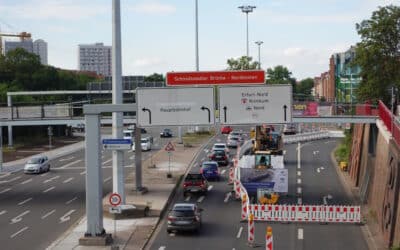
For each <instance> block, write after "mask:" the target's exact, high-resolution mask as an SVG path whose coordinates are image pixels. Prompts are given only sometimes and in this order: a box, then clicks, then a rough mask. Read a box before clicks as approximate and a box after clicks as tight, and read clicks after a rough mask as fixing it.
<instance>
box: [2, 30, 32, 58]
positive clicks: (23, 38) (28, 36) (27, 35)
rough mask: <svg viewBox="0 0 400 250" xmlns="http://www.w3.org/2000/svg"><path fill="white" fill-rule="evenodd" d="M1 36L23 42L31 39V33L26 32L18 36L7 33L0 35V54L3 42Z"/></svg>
mask: <svg viewBox="0 0 400 250" xmlns="http://www.w3.org/2000/svg"><path fill="white" fill-rule="evenodd" d="M3 36H8V37H19V38H20V40H21V41H24V40H25V39H29V38H31V37H32V35H31V33H27V32H25V31H24V32H21V33H18V34H7V33H0V53H1V52H2V51H3V41H2V39H1V37H3Z"/></svg>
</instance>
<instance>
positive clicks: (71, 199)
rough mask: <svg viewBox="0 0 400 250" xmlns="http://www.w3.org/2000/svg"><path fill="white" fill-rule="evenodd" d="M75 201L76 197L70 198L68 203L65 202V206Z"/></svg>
mask: <svg viewBox="0 0 400 250" xmlns="http://www.w3.org/2000/svg"><path fill="white" fill-rule="evenodd" d="M76 199H78V197H76V196H75V197H74V198H72V199H71V200H69V201H67V202H65V205H68V204H70V203H71V202H73V201H74V200H76Z"/></svg>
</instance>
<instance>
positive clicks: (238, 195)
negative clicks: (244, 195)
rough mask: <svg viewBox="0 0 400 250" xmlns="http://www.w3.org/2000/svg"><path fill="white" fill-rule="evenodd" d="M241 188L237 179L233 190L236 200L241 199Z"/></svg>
mask: <svg viewBox="0 0 400 250" xmlns="http://www.w3.org/2000/svg"><path fill="white" fill-rule="evenodd" d="M240 186H241V183H240V181H239V180H237V179H234V181H233V188H234V190H235V198H236V199H240Z"/></svg>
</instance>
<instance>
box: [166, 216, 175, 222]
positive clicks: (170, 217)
mask: <svg viewBox="0 0 400 250" xmlns="http://www.w3.org/2000/svg"><path fill="white" fill-rule="evenodd" d="M168 221H176V219H175V218H174V217H172V216H168Z"/></svg>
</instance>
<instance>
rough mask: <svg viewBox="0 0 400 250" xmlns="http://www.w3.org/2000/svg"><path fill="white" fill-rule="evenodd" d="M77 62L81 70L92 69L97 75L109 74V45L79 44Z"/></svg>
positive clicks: (110, 65) (110, 66) (110, 64)
mask: <svg viewBox="0 0 400 250" xmlns="http://www.w3.org/2000/svg"><path fill="white" fill-rule="evenodd" d="M78 63H79V70H81V71H93V72H96V73H97V74H99V75H103V76H111V68H112V63H111V46H104V44H103V43H95V44H80V45H79V51H78Z"/></svg>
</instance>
